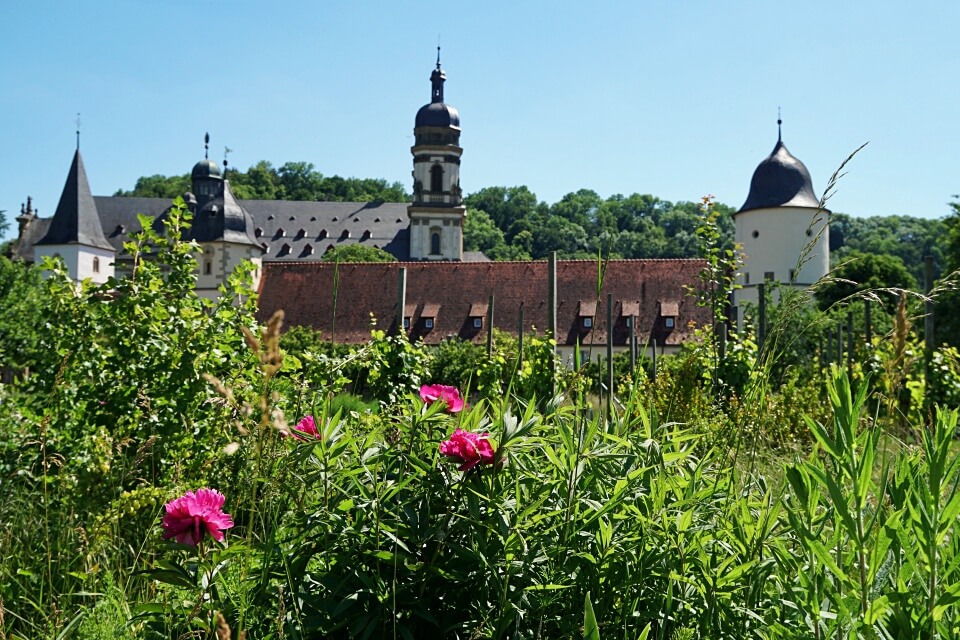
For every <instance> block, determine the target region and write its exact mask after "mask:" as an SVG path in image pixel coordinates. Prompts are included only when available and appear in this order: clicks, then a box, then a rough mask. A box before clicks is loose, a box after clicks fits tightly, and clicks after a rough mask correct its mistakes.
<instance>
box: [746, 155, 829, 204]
mask: <svg viewBox="0 0 960 640" xmlns="http://www.w3.org/2000/svg"><path fill="white" fill-rule="evenodd" d="M819 206H820V200H819V198H817V196H816V194H815V193H814V191H813V180H811V179H810V172H809V171H807V167H806V166H805V165H804V164H803V163H802V162H800V161H799V160H797V159H796V158H794V157H793V155H791V153H790V151H788V150H787V146H786V145H785V144H783V140H777V146H775V147H774V148H773V151H772V152H771V153H770V155H769V156H767V158H765V159H764V161H763V162H761V163H760V165H759V166H758V167H757V169H756V171H754V172H753V179H752V180H751V181H750V194H749V195H748V196H747V201H746V202H744V203H743V206H742V207H740V211H738V212H737V213H740V212H743V211H749V210H751V209H771V208H776V207H811V208H814V209H816V208H818V207H819Z"/></svg>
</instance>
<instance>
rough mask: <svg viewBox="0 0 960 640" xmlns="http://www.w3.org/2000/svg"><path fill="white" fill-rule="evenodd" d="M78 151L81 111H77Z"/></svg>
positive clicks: (78, 149)
mask: <svg viewBox="0 0 960 640" xmlns="http://www.w3.org/2000/svg"><path fill="white" fill-rule="evenodd" d="M77 151H80V112H79V111H78V112H77Z"/></svg>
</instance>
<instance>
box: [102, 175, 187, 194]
mask: <svg viewBox="0 0 960 640" xmlns="http://www.w3.org/2000/svg"><path fill="white" fill-rule="evenodd" d="M187 191H190V175H189V174H186V173H185V174H183V175H181V176H161V175H159V174H158V175H152V176H144V177H142V178H138V179H137V183H136V184H135V185H134V187H133V190H132V191H124V190H123V189H120V190H118V191H117V192H116V193H114V194H113V195H115V196H127V197H136V198H168V199H170V200H172V199H174V198H176V197H178V196H182V195H183V194H184V193H186V192H187Z"/></svg>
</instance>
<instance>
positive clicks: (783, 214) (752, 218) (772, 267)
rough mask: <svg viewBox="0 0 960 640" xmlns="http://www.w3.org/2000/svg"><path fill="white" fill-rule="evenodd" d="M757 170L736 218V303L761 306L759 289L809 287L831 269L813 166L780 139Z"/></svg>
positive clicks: (825, 214) (826, 214) (826, 215)
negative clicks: (738, 252) (763, 285)
mask: <svg viewBox="0 0 960 640" xmlns="http://www.w3.org/2000/svg"><path fill="white" fill-rule="evenodd" d="M780 125H781V121H780V120H777V127H778V132H777V144H776V146H774V148H773V151H772V152H771V153H770V155H769V156H767V157H766V158H765V159H764V160H763V162H761V163H760V164H759V166H757V169H756V171H754V172H753V179H752V180H751V181H750V193H749V195H747V200H746V202H744V203H743V206H742V207H740V210H739V211H737V212H736V213H735V214H734V216H733V220H734V226H735V233H736V242H737V244H738V245H739V246H740V249H741V251H742V252H743V257H744V264H743V268H742V275H741V277H740V284H741V285H742V288H741V289H739V290H737V291H736V292H735V293H734V305H735V306H737V307H741V308H742V306H743V304H744V303H752V304H757V303H758V301H759V297H758V288H757V285H759V284H761V283H779V284H780V285H783V286H793V287H798V288H806V287H809V286H810V285H812V284H813V283H815V282H816V281H817V280H819V279H820V278H822V277H823V276H825V275H827V272H828V271H829V269H830V237H829V232H830V229H829V226H828V221H829V216H830V212H829V211H828V210H827V209H822V208H821V207H820V200H819V199H818V198H817V196H816V192H815V191H814V189H813V181H812V180H811V178H810V172H809V171H808V170H807V167H806V166H805V165H804V164H803V163H802V162H801V161H800V160H798V159H797V158H795V157H794V156H793V155H792V154H791V153H790V151H789V150H787V147H786V145H785V144H783V138H782V136H781V135H780V131H779V127H780Z"/></svg>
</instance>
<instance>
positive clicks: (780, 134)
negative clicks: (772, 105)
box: [777, 107, 783, 142]
mask: <svg viewBox="0 0 960 640" xmlns="http://www.w3.org/2000/svg"><path fill="white" fill-rule="evenodd" d="M782 124H783V120H782V119H781V118H780V107H777V142H783V131H782V130H781V125H782Z"/></svg>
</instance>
